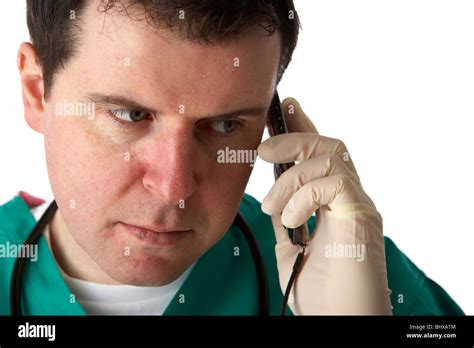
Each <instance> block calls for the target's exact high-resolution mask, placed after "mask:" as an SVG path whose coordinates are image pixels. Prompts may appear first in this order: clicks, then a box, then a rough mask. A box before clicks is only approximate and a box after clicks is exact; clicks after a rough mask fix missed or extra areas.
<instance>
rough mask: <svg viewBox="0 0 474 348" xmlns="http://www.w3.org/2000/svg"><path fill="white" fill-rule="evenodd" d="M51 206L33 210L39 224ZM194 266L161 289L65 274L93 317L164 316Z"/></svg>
mask: <svg viewBox="0 0 474 348" xmlns="http://www.w3.org/2000/svg"><path fill="white" fill-rule="evenodd" d="M50 204H51V202H47V203H44V204H42V205H40V206H38V207H36V208H33V209H31V213H32V214H33V215H34V217H35V219H36V221H38V220H39V218H40V217H41V215H42V214H43V213H44V212H45V211H46V209H47V208H48V207H49V205H50ZM46 228H47V227H46ZM194 265H195V263H193V264H192V265H191V266H190V267H189V268H188V269H187V270H186V271H185V272H184V273H183V274H182V275H181V276H179V277H178V279H176V280H175V281H173V282H172V283H170V284H167V285H164V286H157V287H141V286H132V285H108V284H99V283H93V282H89V281H85V280H81V279H77V278H72V277H70V276H68V275H67V274H66V273H65V272H64V271H62V274H63V278H64V281H65V282H66V284H67V286H68V287H69V289H70V290H71V293H72V294H74V295H75V296H76V300H77V301H78V302H79V303H80V304H81V306H82V308H84V310H85V312H86V313H87V314H89V315H162V314H163V312H164V311H165V309H166V307H168V305H169V303H170V302H171V300H172V299H173V297H174V296H175V295H176V292H177V291H178V290H179V288H180V287H181V285H182V284H183V283H184V281H185V280H186V278H187V277H188V275H189V273H191V271H192V269H193V267H194ZM58 267H59V265H58Z"/></svg>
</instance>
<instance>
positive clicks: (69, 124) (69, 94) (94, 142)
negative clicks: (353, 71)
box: [43, 4, 280, 285]
mask: <svg viewBox="0 0 474 348" xmlns="http://www.w3.org/2000/svg"><path fill="white" fill-rule="evenodd" d="M83 22H84V24H83V25H82V33H81V34H80V43H79V46H78V52H79V53H78V54H77V55H76V56H75V57H74V58H72V59H71V60H70V61H69V62H68V63H67V65H66V67H65V69H63V70H61V71H60V72H59V73H58V74H57V76H56V79H55V82H54V84H53V88H52V90H51V94H50V98H49V100H48V101H47V103H46V104H45V111H44V126H43V132H44V135H45V143H46V154H47V164H48V172H49V177H50V182H51V186H52V190H53V193H54V197H55V198H56V201H57V203H58V206H59V209H60V212H61V215H62V216H63V218H64V221H65V223H66V225H67V228H68V230H69V233H71V235H72V237H73V238H74V239H75V241H76V242H77V243H78V245H80V247H81V248H82V249H83V250H84V251H85V252H86V253H87V254H88V255H89V256H90V257H91V258H92V259H93V260H94V261H95V262H96V263H97V264H98V265H99V266H100V267H101V268H102V269H103V270H104V271H105V272H106V273H107V274H108V275H109V276H110V277H112V278H113V279H115V280H116V281H118V282H122V283H128V284H136V285H162V284H167V283H169V282H170V281H173V280H174V279H176V278H177V277H178V276H179V275H180V274H181V273H182V272H183V271H184V270H185V269H186V268H187V267H189V266H190V265H191V264H192V263H193V262H194V261H196V259H197V258H199V257H200V256H201V255H202V254H203V253H204V252H206V251H207V250H208V249H209V248H210V247H212V246H213V245H214V244H215V243H216V242H217V241H218V240H219V239H220V238H222V236H223V235H224V233H225V232H226V231H227V230H228V228H229V227H230V225H231V223H232V221H233V218H234V216H235V214H236V212H237V209H238V206H239V202H240V200H241V198H242V193H243V191H244V189H245V186H246V184H247V181H248V179H249V176H250V173H251V167H250V165H249V164H248V163H243V164H235V163H219V162H218V161H217V157H218V156H217V154H218V150H224V149H225V148H226V147H229V149H251V150H253V149H256V148H257V146H258V144H259V143H260V141H261V136H262V132H263V129H264V125H265V121H266V120H265V117H266V115H265V113H266V110H265V109H266V108H268V106H269V104H270V100H271V97H272V92H273V90H274V88H275V77H276V72H277V68H278V63H279V56H280V42H279V37H278V35H272V36H270V37H268V36H265V34H266V33H265V32H264V31H261V30H260V29H254V30H252V31H250V32H248V33H247V34H246V35H244V36H243V37H242V38H241V39H239V40H237V41H234V42H231V43H225V44H222V45H209V46H205V45H200V44H197V43H191V42H189V41H186V40H181V39H176V38H173V37H172V35H171V34H170V32H168V31H160V32H156V31H154V30H152V28H151V27H149V26H147V25H146V22H145V21H143V22H137V21H133V20H131V19H129V18H128V17H126V16H121V15H117V14H107V15H104V14H102V13H99V12H98V11H97V10H96V6H95V5H94V4H93V5H91V6H89V7H88V8H87V10H86V11H85V13H84V17H83ZM120 98H121V99H127V100H129V101H132V102H135V103H136V104H137V105H141V106H144V107H146V109H145V110H142V109H141V107H131V106H130V105H128V104H127V103H126V102H125V101H124V100H120ZM91 100H93V101H94V102H95V117H94V118H93V119H91V117H78V116H76V117H73V116H60V115H58V110H60V108H63V110H62V112H63V113H66V114H67V113H68V112H70V113H71V112H72V113H73V114H77V112H76V111H75V110H73V109H71V107H72V106H73V105H76V106H77V105H79V104H78V103H86V102H89V101H91ZM68 103H69V104H68ZM71 103H76V104H71ZM58 105H60V106H58ZM64 107H65V108H64ZM255 107H259V108H261V110H260V111H258V112H257V113H256V114H252V115H250V114H246V113H244V114H242V115H235V116H234V115H231V117H230V118H228V119H226V120H222V118H221V119H216V118H214V119H212V117H214V116H216V115H223V114H228V113H232V112H233V111H236V110H240V109H248V108H255ZM58 108H59V109H58ZM68 108H69V110H68ZM129 109H131V110H129ZM110 110H112V111H113V112H112V114H110ZM114 110H119V111H114ZM132 115H133V116H137V117H138V118H139V119H142V120H141V121H138V122H136V123H132V122H130V116H132ZM120 118H121V119H120ZM125 224H128V225H135V226H141V227H148V228H149V229H154V230H158V231H164V230H172V231H176V230H187V232H184V233H181V234H180V236H181V238H168V239H166V238H163V237H158V236H161V235H163V234H157V233H156V232H149V233H148V232H146V233H141V232H139V231H137V232H136V233H134V232H132V231H131V230H130V229H129V228H128V227H126V225H125ZM172 234H173V235H177V234H176V233H172ZM169 236H171V234H169ZM169 239H173V240H174V241H173V242H171V243H170V244H169V245H163V243H164V241H165V240H169ZM229 252H231V251H229Z"/></svg>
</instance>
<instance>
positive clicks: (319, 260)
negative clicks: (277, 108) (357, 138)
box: [258, 99, 393, 315]
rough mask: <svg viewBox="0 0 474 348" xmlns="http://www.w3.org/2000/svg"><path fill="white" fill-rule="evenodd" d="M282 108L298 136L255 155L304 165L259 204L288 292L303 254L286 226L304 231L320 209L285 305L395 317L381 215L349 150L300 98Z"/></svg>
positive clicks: (268, 144)
mask: <svg viewBox="0 0 474 348" xmlns="http://www.w3.org/2000/svg"><path fill="white" fill-rule="evenodd" d="M291 110H293V111H294V113H290V112H289V111H291ZM282 111H283V112H284V114H285V117H286V121H287V126H288V131H289V132H294V133H288V134H281V135H278V136H275V137H271V138H269V139H267V140H266V141H265V142H263V143H262V144H260V146H259V147H258V154H259V156H260V157H261V158H262V159H263V160H265V161H267V162H271V163H288V162H294V161H297V162H299V163H298V164H296V165H295V166H293V167H292V168H290V169H289V170H288V171H286V172H285V173H284V174H283V175H282V176H281V177H280V178H279V179H278V180H277V181H276V182H275V184H274V185H273V187H272V188H271V190H270V192H269V193H268V195H267V196H266V197H265V199H264V200H263V202H262V211H263V212H265V213H266V214H269V215H271V216H272V222H273V227H274V230H275V234H276V240H277V244H276V246H275V252H276V258H277V264H278V272H279V278H280V286H281V288H282V291H283V293H284V292H285V290H286V286H287V284H288V280H289V278H290V275H291V271H292V267H293V264H294V262H295V259H296V256H297V254H298V253H299V252H300V251H301V250H302V248H301V246H298V245H293V244H292V243H291V240H290V238H289V236H288V232H287V230H285V228H284V227H283V225H285V226H286V227H288V228H295V227H297V226H300V225H302V224H303V223H305V222H306V221H307V219H309V217H310V216H311V215H312V214H313V213H314V212H315V211H316V210H318V211H317V222H316V228H315V231H313V233H312V235H311V238H310V239H309V240H307V243H308V245H307V247H306V253H305V258H304V261H303V267H302V269H301V272H300V273H299V275H298V277H297V278H296V281H295V283H294V284H293V288H292V291H291V294H292V296H291V295H290V299H289V301H288V306H289V307H290V308H291V310H292V312H293V313H294V314H296V315H301V314H304V315H306V314H347V315H351V314H354V315H358V314H362V315H364V314H380V315H391V314H392V308H393V307H392V306H391V303H390V294H391V291H390V289H389V288H388V282H387V269H386V264H385V249H384V239H383V224H382V217H381V215H380V214H379V213H378V212H377V209H376V208H375V205H374V203H373V202H372V200H371V199H370V197H369V196H368V195H367V194H366V193H365V192H364V190H363V189H362V185H361V183H360V180H359V176H358V175H357V172H356V169H355V167H354V164H353V163H352V161H351V159H350V157H349V153H348V151H347V149H346V146H345V145H344V143H343V142H342V141H340V140H337V139H332V138H328V137H324V136H321V135H319V134H318V132H317V130H316V128H315V127H314V125H313V124H312V122H311V120H310V119H309V118H308V117H307V116H306V115H305V114H304V112H303V111H302V110H301V107H300V106H299V104H298V102H297V101H296V100H294V99H285V100H284V101H283V103H282ZM282 222H283V225H282ZM344 250H345V253H344V252H342V253H341V251H344Z"/></svg>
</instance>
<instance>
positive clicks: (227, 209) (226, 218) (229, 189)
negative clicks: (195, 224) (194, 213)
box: [201, 163, 252, 233]
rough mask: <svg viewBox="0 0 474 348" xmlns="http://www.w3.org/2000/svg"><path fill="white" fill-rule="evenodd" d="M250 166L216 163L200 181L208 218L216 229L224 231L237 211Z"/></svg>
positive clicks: (249, 172)
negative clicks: (205, 177)
mask: <svg viewBox="0 0 474 348" xmlns="http://www.w3.org/2000/svg"><path fill="white" fill-rule="evenodd" d="M251 171H252V168H251V167H250V166H249V165H248V164H230V163H229V164H218V165H216V166H214V167H213V168H212V169H211V170H210V171H209V172H208V173H209V174H211V173H212V175H208V176H207V178H208V179H207V180H206V181H205V182H203V183H202V187H201V189H202V190H203V194H202V196H203V197H206V203H207V204H206V205H207V211H208V212H209V220H210V222H211V225H213V226H214V228H215V229H216V230H220V231H221V232H222V233H224V232H225V231H226V230H227V229H228V228H229V227H230V225H231V224H232V221H233V218H234V217H235V214H236V213H237V211H238V208H239V204H240V201H241V199H242V195H243V192H244V190H245V186H246V185H247V182H248V179H249V177H250V174H251Z"/></svg>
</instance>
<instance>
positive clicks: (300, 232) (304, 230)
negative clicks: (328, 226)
mask: <svg viewBox="0 0 474 348" xmlns="http://www.w3.org/2000/svg"><path fill="white" fill-rule="evenodd" d="M280 105H281V103H280V97H279V96H278V92H276V91H275V94H274V95H273V99H272V103H271V104H270V109H269V110H268V123H267V125H268V132H269V133H270V136H271V137H272V136H275V135H278V134H284V133H288V128H287V126H286V121H285V116H284V114H283V112H282V111H281V106H280ZM294 165H295V163H294V162H290V163H280V164H275V165H274V166H273V171H274V174H275V181H276V180H278V178H279V177H280V175H282V174H283V173H284V172H285V171H286V170H288V169H290V168H291V167H293V166H294ZM288 232H289V234H290V238H291V241H292V243H293V244H299V245H302V244H305V237H307V236H308V226H307V224H306V223H304V224H303V225H301V226H299V227H296V228H289V229H288Z"/></svg>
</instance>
